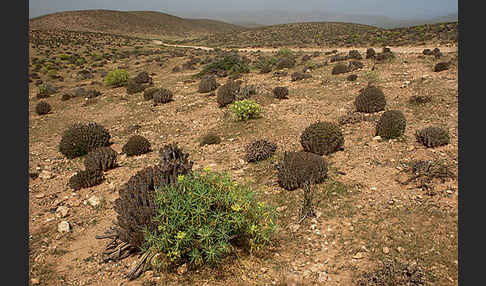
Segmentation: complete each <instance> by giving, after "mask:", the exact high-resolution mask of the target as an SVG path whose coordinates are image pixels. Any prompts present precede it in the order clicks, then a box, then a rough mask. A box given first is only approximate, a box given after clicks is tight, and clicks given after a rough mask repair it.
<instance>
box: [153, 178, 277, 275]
mask: <svg viewBox="0 0 486 286" xmlns="http://www.w3.org/2000/svg"><path fill="white" fill-rule="evenodd" d="M256 194H257V193H256V192H255V191H254V190H253V189H252V188H251V187H250V186H248V185H240V184H238V183H237V182H236V181H234V180H232V179H231V177H230V176H229V175H227V174H220V173H216V172H210V171H209V170H204V171H202V172H194V173H191V174H189V175H185V176H179V178H178V181H177V183H176V184H172V185H169V186H166V187H164V188H158V189H157V190H156V191H155V192H154V197H155V205H156V214H155V216H154V217H153V218H152V223H153V224H154V227H153V228H152V229H153V231H149V232H146V233H147V234H146V236H145V241H146V244H145V249H153V251H157V252H158V253H161V254H163V255H164V256H165V257H166V258H167V260H168V262H169V266H175V267H177V266H178V265H181V264H184V263H187V265H188V266H189V267H193V268H194V267H198V266H202V265H206V264H207V265H210V266H216V265H218V264H220V263H221V262H222V260H223V259H224V258H225V257H227V256H228V255H230V254H234V253H236V250H237V247H242V248H244V250H246V251H248V252H250V253H254V252H258V251H260V250H263V249H264V248H265V247H267V246H268V245H271V244H272V241H273V234H274V231H275V227H276V224H275V219H276V212H275V208H274V207H273V206H270V205H267V204H265V203H264V202H260V201H258V200H257V197H256ZM175 267H174V268H175Z"/></svg>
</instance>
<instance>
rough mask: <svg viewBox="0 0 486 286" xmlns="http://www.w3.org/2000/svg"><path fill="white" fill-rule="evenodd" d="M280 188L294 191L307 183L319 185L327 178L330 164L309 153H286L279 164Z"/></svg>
mask: <svg viewBox="0 0 486 286" xmlns="http://www.w3.org/2000/svg"><path fill="white" fill-rule="evenodd" d="M276 167H277V171H278V183H279V185H280V187H282V188H284V189H286V190H289V191H292V190H295V189H297V188H301V187H302V186H303V185H304V184H305V183H311V184H319V183H322V182H323V181H324V180H325V178H326V177H327V171H328V164H327V162H326V161H325V160H324V158H322V157H321V156H319V155H316V154H314V153H309V152H302V151H301V152H285V153H284V157H283V159H282V160H281V161H280V162H279V163H278V164H277V166H276Z"/></svg>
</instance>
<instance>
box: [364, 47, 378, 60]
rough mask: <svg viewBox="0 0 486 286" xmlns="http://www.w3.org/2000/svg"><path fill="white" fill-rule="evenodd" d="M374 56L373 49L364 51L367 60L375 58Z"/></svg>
mask: <svg viewBox="0 0 486 286" xmlns="http://www.w3.org/2000/svg"><path fill="white" fill-rule="evenodd" d="M375 56H376V51H375V49H373V48H368V49H367V50H366V58H367V59H373V58H375Z"/></svg>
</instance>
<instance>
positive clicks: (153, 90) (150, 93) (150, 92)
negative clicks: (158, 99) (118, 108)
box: [143, 87, 160, 100]
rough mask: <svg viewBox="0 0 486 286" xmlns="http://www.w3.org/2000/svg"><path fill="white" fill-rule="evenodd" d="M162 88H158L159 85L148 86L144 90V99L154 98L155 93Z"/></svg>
mask: <svg viewBox="0 0 486 286" xmlns="http://www.w3.org/2000/svg"><path fill="white" fill-rule="evenodd" d="M159 90H160V88H157V87H151V88H147V89H145V90H144V91H143V99H144V100H152V99H153V97H154V94H155V93H156V92H157V91H159Z"/></svg>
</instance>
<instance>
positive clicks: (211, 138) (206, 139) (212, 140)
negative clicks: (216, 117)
mask: <svg viewBox="0 0 486 286" xmlns="http://www.w3.org/2000/svg"><path fill="white" fill-rule="evenodd" d="M219 143H221V138H220V137H219V136H218V135H216V134H214V133H208V134H206V135H204V136H202V137H201V139H200V142H199V146H204V145H211V144H219Z"/></svg>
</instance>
